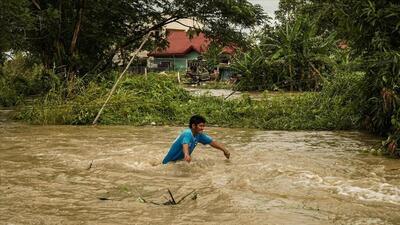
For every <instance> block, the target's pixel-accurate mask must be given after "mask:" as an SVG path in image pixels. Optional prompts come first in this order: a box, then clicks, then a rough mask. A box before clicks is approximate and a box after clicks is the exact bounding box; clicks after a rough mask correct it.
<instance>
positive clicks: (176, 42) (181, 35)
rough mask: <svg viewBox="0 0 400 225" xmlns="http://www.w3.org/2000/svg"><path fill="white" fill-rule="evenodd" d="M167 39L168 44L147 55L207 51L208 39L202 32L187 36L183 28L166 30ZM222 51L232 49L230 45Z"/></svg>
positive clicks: (179, 54) (176, 54) (161, 55)
mask: <svg viewBox="0 0 400 225" xmlns="http://www.w3.org/2000/svg"><path fill="white" fill-rule="evenodd" d="M167 32H168V36H167V41H168V43H169V46H168V47H167V48H166V49H158V50H156V51H153V52H150V53H149V54H148V55H149V56H158V57H166V56H184V55H186V54H188V53H190V52H191V51H196V52H197V53H199V54H201V53H204V52H205V51H207V49H208V45H209V44H210V40H209V39H207V38H206V37H205V36H204V34H203V33H200V34H199V35H197V36H194V37H192V38H189V36H188V35H187V34H186V31H184V30H168V31H167ZM223 51H224V52H226V53H228V54H230V53H232V52H233V51H234V50H233V49H232V48H231V47H225V48H224V50H223Z"/></svg>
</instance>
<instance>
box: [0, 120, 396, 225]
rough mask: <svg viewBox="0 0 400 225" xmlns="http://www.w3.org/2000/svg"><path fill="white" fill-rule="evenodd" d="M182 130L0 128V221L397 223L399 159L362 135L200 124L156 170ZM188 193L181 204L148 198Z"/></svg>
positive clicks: (19, 222)
mask: <svg viewBox="0 0 400 225" xmlns="http://www.w3.org/2000/svg"><path fill="white" fill-rule="evenodd" d="M183 128H184V127H129V126H104V127H102V126H98V127H89V126H88V127H84V126H80V127H76V126H28V125H19V124H11V123H10V124H0V183H1V184H0V224H10V225H11V224H96V225H97V224H246V225H250V224H279V225H280V224H360V225H361V224H362V225H364V224H400V213H399V211H400V161H398V160H392V159H387V158H383V157H378V156H372V155H370V154H368V153H364V150H367V149H369V148H370V147H372V145H374V144H376V143H377V140H376V139H375V140H374V138H373V137H371V136H367V135H365V134H362V133H359V132H324V131H322V132H321V131H318V132H316V131H315V132H314V131H301V132H288V131H260V130H251V129H226V128H216V127H208V128H207V133H208V134H209V135H210V136H212V137H213V138H214V139H215V140H218V141H220V142H222V143H224V144H225V146H226V147H227V148H228V149H229V150H230V151H231V160H225V158H224V156H223V154H222V153H221V152H220V151H218V150H214V149H212V148H211V147H207V146H200V145H199V146H198V147H197V148H196V150H195V151H194V153H193V155H192V156H193V157H192V160H193V161H192V163H190V164H187V163H185V162H178V163H172V164H168V165H162V164H161V160H162V159H163V157H164V155H165V154H166V152H167V150H168V148H169V146H170V144H171V142H172V141H173V140H174V139H175V138H176V136H177V135H178V133H179V131H180V130H182V129H183ZM167 189H169V190H171V192H172V193H173V195H174V197H175V198H176V199H180V198H181V197H183V196H185V195H186V194H188V193H191V192H192V191H194V192H193V193H191V194H190V195H189V196H188V197H187V198H185V199H183V200H182V201H181V203H180V204H178V205H173V206H171V205H156V204H153V203H145V202H143V200H145V201H147V202H150V201H152V202H154V203H163V202H166V201H167V199H168V198H169V194H168V192H167Z"/></svg>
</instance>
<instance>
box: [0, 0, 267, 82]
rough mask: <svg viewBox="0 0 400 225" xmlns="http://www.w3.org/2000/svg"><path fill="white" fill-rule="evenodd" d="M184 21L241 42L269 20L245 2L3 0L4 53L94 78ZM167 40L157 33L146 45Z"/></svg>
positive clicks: (218, 38) (0, 17)
mask: <svg viewBox="0 0 400 225" xmlns="http://www.w3.org/2000/svg"><path fill="white" fill-rule="evenodd" d="M110 18H112V20H111V19H110ZM182 18H193V19H196V20H197V21H198V22H200V23H201V24H203V25H204V27H203V28H202V29H203V32H204V33H205V34H207V36H209V37H212V38H214V40H215V41H218V42H221V43H230V42H232V41H234V40H236V41H238V42H237V43H240V40H242V39H243V38H242V37H243V36H244V33H243V32H242V30H243V28H251V27H253V26H255V25H259V24H260V23H261V22H262V21H263V20H264V19H265V18H266V17H265V16H264V15H263V13H262V8H261V7H260V6H259V5H252V4H250V3H249V2H248V1H243V0H224V1H193V0H173V1H167V0H139V1H129V0H120V1H114V0H96V1H95V0H77V1H50V0H41V1H22V0H16V1H14V0H2V1H1V3H0V28H1V29H2V34H4V35H1V36H0V55H3V53H4V52H6V51H9V50H10V49H12V50H20V51H23V52H29V53H30V54H32V55H33V56H34V57H36V58H38V59H39V60H40V61H41V63H42V64H43V65H44V66H45V68H52V67H56V68H59V67H65V68H66V72H67V75H68V76H66V78H68V79H72V78H73V77H75V76H78V77H80V76H83V75H85V74H87V72H91V73H89V75H93V74H96V73H95V71H104V69H105V68H110V67H109V66H110V65H111V64H112V58H113V56H114V55H115V54H116V53H117V52H132V51H133V50H134V49H136V48H137V47H138V46H139V45H140V43H141V41H142V39H143V37H144V36H145V35H146V34H147V33H148V32H149V31H161V30H162V27H163V26H165V25H166V24H169V23H172V22H175V21H177V20H178V19H182ZM193 29H194V28H193ZM196 31H199V30H196ZM161 33H162V32H161ZM221 34H225V35H221ZM163 38H165V37H163V35H162V34H161V35H160V32H154V33H153V34H152V36H151V38H150V39H151V40H150V43H149V44H148V46H145V47H154V44H155V43H160V42H162V41H161V39H163Z"/></svg>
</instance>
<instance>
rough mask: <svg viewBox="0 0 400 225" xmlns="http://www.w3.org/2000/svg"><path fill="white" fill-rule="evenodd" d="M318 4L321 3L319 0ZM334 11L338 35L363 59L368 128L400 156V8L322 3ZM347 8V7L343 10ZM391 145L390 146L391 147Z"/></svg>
mask: <svg viewBox="0 0 400 225" xmlns="http://www.w3.org/2000/svg"><path fill="white" fill-rule="evenodd" d="M317 2H319V1H317ZM321 2H322V3H318V4H324V5H329V6H330V8H331V9H334V11H335V13H334V14H333V15H334V18H335V19H334V21H336V22H337V23H336V30H337V31H339V35H340V36H342V37H343V38H345V39H346V40H348V42H349V45H350V46H351V49H352V51H353V52H354V53H355V54H359V55H360V56H361V57H362V62H363V63H362V68H364V70H365V72H366V76H365V84H366V85H365V87H364V89H363V97H364V102H365V107H364V111H363V115H364V124H365V127H366V128H368V129H369V130H370V131H372V132H374V133H377V134H381V135H385V136H388V137H389V138H388V142H387V143H388V144H386V145H385V146H386V149H387V150H388V152H390V153H391V154H398V152H399V148H398V147H397V146H398V145H397V144H398V142H399V136H398V133H399V128H398V126H397V121H398V114H397V112H398V110H399V96H400V93H399V91H398V86H399V83H400V63H399V62H400V61H399V60H400V57H399V55H400V53H399V52H400V30H399V24H400V23H399V21H400V5H399V4H398V1H394V0H369V1H357V0H351V1H347V0H346V1H344V0H340V1H334V2H331V1H321ZM343 6H346V7H343ZM389 144H390V146H389Z"/></svg>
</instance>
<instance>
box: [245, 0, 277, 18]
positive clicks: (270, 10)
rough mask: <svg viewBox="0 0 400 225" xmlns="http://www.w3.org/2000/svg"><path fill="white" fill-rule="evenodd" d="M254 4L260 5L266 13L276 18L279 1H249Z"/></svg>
mask: <svg viewBox="0 0 400 225" xmlns="http://www.w3.org/2000/svg"><path fill="white" fill-rule="evenodd" d="M248 1H249V2H251V3H253V4H259V5H261V6H262V7H263V8H264V12H266V13H267V14H268V15H269V16H270V17H272V18H273V17H274V12H275V10H277V9H278V5H279V0H248Z"/></svg>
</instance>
